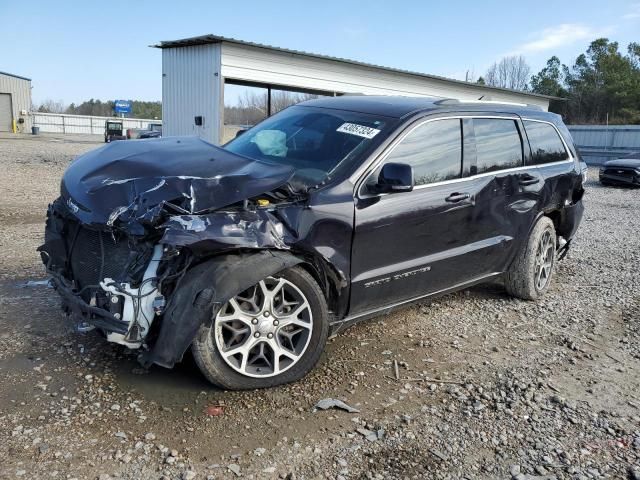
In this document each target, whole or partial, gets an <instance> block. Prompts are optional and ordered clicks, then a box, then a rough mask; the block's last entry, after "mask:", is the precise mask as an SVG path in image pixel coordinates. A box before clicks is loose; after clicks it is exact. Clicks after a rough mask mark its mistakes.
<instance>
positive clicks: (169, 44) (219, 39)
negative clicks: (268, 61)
mask: <svg viewBox="0 0 640 480" xmlns="http://www.w3.org/2000/svg"><path fill="white" fill-rule="evenodd" d="M223 42H225V43H234V44H237V45H245V46H249V47H257V48H264V49H267V50H275V51H278V52H284V53H290V54H295V55H303V56H305V57H311V58H318V59H322V60H333V61H336V62H343V63H350V64H352V65H358V66H361V67H371V68H378V69H380V70H386V71H388V72H394V73H402V74H405V75H413V76H416V77H422V78H429V79H431V80H439V81H442V82H451V83H456V84H461V85H466V86H473V87H476V88H480V89H483V90H488V91H497V92H509V93H516V94H518V95H527V96H530V97H538V98H545V99H548V100H558V99H559V97H553V96H549V95H541V94H538V93H533V92H523V91H521V90H513V89H510V88H502V87H491V86H488V85H481V84H478V83H472V82H465V81H462V80H456V79H453V78H447V77H441V76H438V75H430V74H427V73H420V72H414V71H411V70H403V69H399V68H391V67H384V66H381V65H376V64H373V63H366V62H359V61H357V60H350V59H348V58H341V57H333V56H330V55H321V54H318V53H310V52H304V51H301V50H292V49H289V48H281V47H274V46H272V45H264V44H262V43H254V42H247V41H245V40H238V39H236V38H230V37H223V36H220V35H213V34H209V35H201V36H198V37H189V38H182V39H179V40H164V41H161V42H160V43H158V44H156V45H151V47H154V48H161V49H164V48H177V47H191V46H195V45H207V44H211V43H223Z"/></svg>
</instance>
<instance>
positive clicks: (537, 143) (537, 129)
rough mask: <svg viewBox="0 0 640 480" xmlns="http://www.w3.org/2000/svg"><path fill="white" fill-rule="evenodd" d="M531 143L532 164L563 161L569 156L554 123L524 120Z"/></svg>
mask: <svg viewBox="0 0 640 480" xmlns="http://www.w3.org/2000/svg"><path fill="white" fill-rule="evenodd" d="M523 123H524V128H525V130H526V131H527V137H528V138H529V145H531V162H530V163H531V164H532V165H543V164H545V163H552V162H561V161H563V160H567V159H568V158H569V154H568V153H567V150H566V149H565V148H564V144H563V143H562V140H561V139H560V135H558V132H557V131H556V129H555V128H553V126H552V125H550V124H548V123H543V122H534V121H531V120H524V122H523Z"/></svg>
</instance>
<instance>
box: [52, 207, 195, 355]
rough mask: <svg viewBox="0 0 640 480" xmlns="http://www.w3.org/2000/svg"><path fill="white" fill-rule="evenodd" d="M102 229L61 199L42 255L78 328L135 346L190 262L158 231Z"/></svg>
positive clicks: (159, 311) (145, 335) (145, 333)
mask: <svg viewBox="0 0 640 480" xmlns="http://www.w3.org/2000/svg"><path fill="white" fill-rule="evenodd" d="M104 227H105V228H100V227H98V226H95V225H92V226H89V225H83V224H82V223H81V222H79V221H78V220H77V219H76V218H75V217H74V215H73V212H72V211H71V210H70V208H69V207H68V205H67V204H66V203H65V202H64V201H63V199H62V198H59V199H58V200H56V201H55V202H54V203H53V204H51V205H50V207H49V210H48V212H47V225H46V230H45V243H44V245H42V246H41V247H40V248H39V251H40V255H41V257H42V261H43V263H44V264H45V265H46V267H47V271H48V272H49V273H50V275H51V276H52V281H53V284H54V286H55V288H56V290H57V291H58V293H59V294H60V296H61V297H62V302H63V309H64V311H65V312H66V313H68V314H69V316H70V318H71V319H72V320H73V322H74V324H75V327H76V328H77V329H78V330H80V331H88V330H92V329H94V328H98V329H100V330H101V331H102V332H104V334H105V335H106V337H107V339H108V340H109V341H113V342H116V343H120V344H123V345H126V346H128V347H130V348H139V347H140V346H142V345H143V342H144V341H145V339H146V337H147V335H148V334H149V332H150V331H151V327H152V325H153V321H154V319H155V318H156V316H158V315H161V314H162V311H163V309H164V306H165V303H166V301H165V296H164V295H163V294H162V293H161V292H163V291H164V292H168V291H170V290H171V288H172V286H173V284H175V281H174V280H175V278H176V277H175V276H176V272H179V271H180V270H181V269H183V268H184V266H185V264H187V263H188V261H189V260H188V259H187V258H184V257H180V256H179V255H178V251H177V250H176V251H171V250H170V249H169V248H168V247H164V246H162V245H161V244H160V243H158V242H159V240H160V236H159V235H155V236H153V235H151V236H150V237H146V236H145V237H141V238H136V237H132V236H127V235H126V234H125V233H123V232H122V231H118V230H116V229H109V228H106V226H104ZM154 237H155V238H154Z"/></svg>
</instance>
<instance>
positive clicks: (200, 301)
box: [138, 250, 303, 368]
mask: <svg viewBox="0 0 640 480" xmlns="http://www.w3.org/2000/svg"><path fill="white" fill-rule="evenodd" d="M302 262H303V260H302V259H300V258H298V257H296V256H295V255H293V254H291V253H289V252H285V251H280V250H260V251H258V252H249V253H236V254H228V255H221V256H218V257H214V258H212V259H210V260H207V261H205V262H202V263H200V264H198V265H196V266H195V267H193V268H191V269H190V270H189V271H188V272H187V273H186V274H185V276H184V277H183V278H182V281H181V282H180V284H179V285H178V288H177V289H176V291H175V292H174V293H173V296H172V297H171V299H170V301H169V305H168V307H167V309H166V310H165V313H164V315H163V318H162V324H161V325H160V331H159V334H158V337H157V339H156V342H155V343H154V345H153V347H152V348H151V349H150V350H148V351H146V352H144V353H142V354H141V355H140V356H139V357H138V361H139V362H140V363H141V364H142V366H144V367H145V368H148V367H150V366H151V365H153V364H154V363H155V364H157V365H160V366H162V367H166V368H172V367H173V366H174V365H175V364H176V363H178V362H180V361H181V360H182V357H183V356H184V353H185V352H186V351H187V349H188V348H189V346H190V345H191V343H192V342H193V340H194V338H195V337H196V334H197V333H198V330H199V328H200V326H201V325H207V324H211V322H213V319H214V318H215V316H216V315H217V313H218V310H220V308H221V307H222V306H223V305H224V304H225V303H226V302H227V300H229V299H230V298H231V297H233V296H234V295H236V294H238V293H240V292H242V291H243V290H246V289H247V288H249V287H251V286H252V285H255V284H256V283H258V282H259V281H260V280H262V279H264V278H265V277H268V276H269V275H273V274H275V273H278V272H280V271H282V270H284V269H286V268H290V267H293V266H294V265H297V264H299V263H302Z"/></svg>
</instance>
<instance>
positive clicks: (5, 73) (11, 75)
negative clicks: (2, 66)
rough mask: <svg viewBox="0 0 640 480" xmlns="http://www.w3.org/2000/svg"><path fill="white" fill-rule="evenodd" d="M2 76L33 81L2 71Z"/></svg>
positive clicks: (0, 72) (0, 73)
mask: <svg viewBox="0 0 640 480" xmlns="http://www.w3.org/2000/svg"><path fill="white" fill-rule="evenodd" d="M0 75H7V76H9V77H14V78H19V79H20V80H28V81H29V82H30V81H31V79H30V78H27V77H21V76H20V75H14V74H13V73H8V72H2V71H0Z"/></svg>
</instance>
